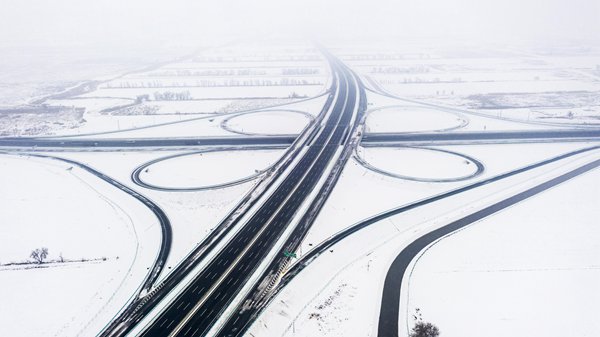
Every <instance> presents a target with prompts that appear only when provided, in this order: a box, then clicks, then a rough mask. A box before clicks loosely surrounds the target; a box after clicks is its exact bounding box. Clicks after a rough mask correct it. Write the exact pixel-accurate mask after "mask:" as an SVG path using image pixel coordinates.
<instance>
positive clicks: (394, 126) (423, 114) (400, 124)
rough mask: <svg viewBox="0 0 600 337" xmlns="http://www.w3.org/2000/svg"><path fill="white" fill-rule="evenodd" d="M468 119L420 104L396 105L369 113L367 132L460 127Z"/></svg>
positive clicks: (436, 129) (414, 130)
mask: <svg viewBox="0 0 600 337" xmlns="http://www.w3.org/2000/svg"><path fill="white" fill-rule="evenodd" d="M466 123H467V121H466V120H465V119H463V118H461V116H458V115H456V114H452V113H448V112H444V111H439V110H434V109H431V108H426V107H418V106H395V107H388V108H383V109H378V110H374V111H372V112H371V113H369V116H368V118H367V123H366V128H365V131H366V132H372V133H378V132H382V133H385V132H425V131H430V132H431V131H442V130H452V129H456V128H460V127H462V126H464V125H466Z"/></svg>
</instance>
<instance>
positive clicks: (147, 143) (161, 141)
mask: <svg viewBox="0 0 600 337" xmlns="http://www.w3.org/2000/svg"><path fill="white" fill-rule="evenodd" d="M296 139H297V137H296V136H226V137H196V138H138V139H114V138H111V139H74V138H69V139H65V138H24V137H23V138H0V147H4V148H7V149H10V148H18V149H23V148H29V149H31V148H34V149H35V148H38V149H39V150H47V149H52V148H61V149H68V148H77V149H82V148H83V149H86V148H87V149H94V150H96V149H102V148H106V149H109V150H110V149H113V150H114V149H132V150H134V149H141V148H170V147H196V146H284V145H291V144H292V143H293V142H294V141H295V140H296ZM549 141H600V129H565V130H543V131H533V130H527V131H485V132H479V131H473V132H449V133H441V132H430V133H366V134H364V135H363V137H362V140H361V144H362V145H363V146H380V145H392V144H394V145H403V144H405V145H415V144H425V145H427V144H430V143H433V142H436V144H437V143H440V144H441V143H443V142H446V143H449V144H457V143H460V144H466V143H468V144H471V143H473V144H474V143H494V142H549Z"/></svg>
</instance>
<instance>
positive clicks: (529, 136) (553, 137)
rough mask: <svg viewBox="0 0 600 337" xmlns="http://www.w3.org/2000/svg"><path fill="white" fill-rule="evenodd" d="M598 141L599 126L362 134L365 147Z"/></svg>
mask: <svg viewBox="0 0 600 337" xmlns="http://www.w3.org/2000/svg"><path fill="white" fill-rule="evenodd" d="M576 140H595V141H600V129H565V130H542V131H533V130H527V131H483V132H479V131H473V132H448V133H440V132H424V133H368V134H365V135H364V136H363V139H362V143H363V145H365V146H374V145H381V144H390V143H396V144H403V143H410V144H413V143H420V144H427V143H430V142H435V143H436V144H438V143H440V142H462V143H478V142H494V141H496V142H498V141H521V142H522V141H576Z"/></svg>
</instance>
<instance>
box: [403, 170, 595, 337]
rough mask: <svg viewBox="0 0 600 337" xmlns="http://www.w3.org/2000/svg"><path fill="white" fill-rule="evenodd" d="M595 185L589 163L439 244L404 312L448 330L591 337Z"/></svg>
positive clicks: (422, 260) (423, 263) (415, 280)
mask: <svg viewBox="0 0 600 337" xmlns="http://www.w3.org/2000/svg"><path fill="white" fill-rule="evenodd" d="M599 182H600V171H599V170H597V169H596V170H595V171H592V172H590V173H588V174H585V175H583V176H581V177H578V178H576V179H574V180H573V181H572V182H569V183H566V184H564V185H560V186H557V187H555V188H554V189H551V190H548V191H546V192H545V193H542V194H540V195H538V196H536V197H534V198H532V199H531V200H529V201H526V202H524V203H521V204H517V205H515V206H513V207H511V208H510V209H507V210H505V211H503V212H501V213H498V214H497V215H494V216H492V217H490V218H487V219H483V220H482V221H480V222H478V223H476V224H474V225H473V226H471V227H468V228H466V229H464V230H462V231H459V232H457V233H456V234H454V235H451V236H448V237H446V238H444V239H442V240H441V241H438V242H437V243H436V244H435V245H433V246H432V247H431V248H429V249H428V250H427V251H426V252H425V253H424V254H422V255H421V256H420V257H419V259H418V261H417V262H416V264H415V265H414V269H413V270H412V273H411V277H410V286H409V293H408V312H409V313H411V312H414V310H415V308H421V311H422V312H423V313H424V315H426V318H427V320H429V321H432V322H434V323H435V324H436V325H438V326H439V327H440V329H441V330H442V333H443V335H446V336H465V337H469V336H473V337H475V336H480V335H481V331H486V333H485V334H486V336H490V337H494V336H507V335H511V336H547V337H553V336H556V337H558V336H598V335H599V334H600V322H599V321H598V319H597V318H598V312H599V310H600V307H599V305H600V304H599V303H600V293H599V292H598V291H596V289H597V285H598V284H600V245H599V244H598V239H599V238H600V227H598V220H597V219H598V218H600V208H599V207H598V200H599V199H600V183H599ZM490 327H493V328H490Z"/></svg>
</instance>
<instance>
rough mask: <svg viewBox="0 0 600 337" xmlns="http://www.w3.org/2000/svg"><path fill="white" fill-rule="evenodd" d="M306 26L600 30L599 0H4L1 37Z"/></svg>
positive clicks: (184, 37)
mask: <svg viewBox="0 0 600 337" xmlns="http://www.w3.org/2000/svg"><path fill="white" fill-rule="evenodd" d="M272 32H277V33H280V34H292V33H294V34H296V33H307V34H309V35H313V36H325V37H343V38H352V37H354V36H380V35H394V36H396V35H400V36H408V37H420V36H432V37H443V38H455V37H473V38H478V39H489V40H497V39H499V40H505V39H508V38H524V39H543V40H553V39H569V38H577V39H598V36H599V35H600V34H599V32H600V0H453V1H452V0H291V1H290V0H263V1H261V0H256V1H252V0H217V1H202V0H169V1H153V0H53V1H48V0H2V7H1V10H0V43H1V44H2V45H3V46H10V45H14V44H22V43H24V44H49V45H60V46H63V45H67V46H69V45H85V44H89V43H94V44H100V45H133V44H136V43H139V44H144V43H148V42H152V41H160V42H161V43H162V42H164V41H173V42H174V43H180V42H182V41H202V42H210V41H218V40H220V39H223V37H228V36H233V35H242V36H246V35H248V34H250V35H259V36H260V35H264V34H268V33H272Z"/></svg>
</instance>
